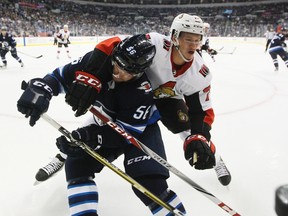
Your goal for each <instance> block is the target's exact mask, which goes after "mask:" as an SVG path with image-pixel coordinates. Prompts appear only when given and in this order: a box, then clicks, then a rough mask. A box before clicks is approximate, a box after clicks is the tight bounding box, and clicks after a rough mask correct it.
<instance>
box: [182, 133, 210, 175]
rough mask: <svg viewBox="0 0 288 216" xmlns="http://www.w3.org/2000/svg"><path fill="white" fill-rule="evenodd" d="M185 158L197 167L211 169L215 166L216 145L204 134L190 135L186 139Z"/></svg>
mask: <svg viewBox="0 0 288 216" xmlns="http://www.w3.org/2000/svg"><path fill="white" fill-rule="evenodd" d="M184 152H185V158H186V160H188V161H189V164H190V165H191V166H192V167H193V166H194V167H195V169H199V170H203V169H211V168H213V167H214V166H215V156H214V154H215V146H214V144H213V143H212V142H211V141H210V142H208V141H207V139H206V138H205V137H204V136H202V135H199V134H197V135H190V136H188V137H187V138H186V139H185V141H184Z"/></svg>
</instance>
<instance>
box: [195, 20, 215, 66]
mask: <svg viewBox="0 0 288 216" xmlns="http://www.w3.org/2000/svg"><path fill="white" fill-rule="evenodd" d="M203 26H204V34H203V39H202V45H200V48H199V52H200V55H202V51H203V50H204V51H205V52H207V53H208V55H209V56H210V57H211V58H212V60H213V61H214V62H215V58H214V56H215V55H217V51H216V50H214V49H212V48H211V47H210V40H209V31H210V24H209V23H206V22H205V23H204V24H203Z"/></svg>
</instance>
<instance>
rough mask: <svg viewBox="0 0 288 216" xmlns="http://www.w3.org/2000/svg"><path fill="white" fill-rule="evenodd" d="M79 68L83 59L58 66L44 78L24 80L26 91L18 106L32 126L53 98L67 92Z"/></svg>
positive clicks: (22, 86) (22, 85) (23, 84)
mask: <svg viewBox="0 0 288 216" xmlns="http://www.w3.org/2000/svg"><path fill="white" fill-rule="evenodd" d="M79 68H81V61H79V62H78V63H74V64H73V63H69V64H67V65H65V66H63V67H59V68H56V69H55V70H54V71H53V72H52V73H49V74H47V75H46V76H45V77H44V78H34V79H31V80H30V81H29V82H26V81H22V84H21V89H22V90H24V92H23V93H22V95H21V96H20V98H19V100H18V101H17V108H18V111H19V112H21V113H22V114H24V115H25V117H26V118H30V120H29V124H30V125H31V126H34V125H35V123H36V121H38V119H39V118H40V116H41V115H42V114H43V113H45V112H46V111H47V110H48V108H49V104H50V100H51V98H52V97H53V96H57V95H58V94H59V93H63V92H65V89H67V88H68V87H69V85H71V83H72V80H74V77H75V71H76V70H77V69H79Z"/></svg>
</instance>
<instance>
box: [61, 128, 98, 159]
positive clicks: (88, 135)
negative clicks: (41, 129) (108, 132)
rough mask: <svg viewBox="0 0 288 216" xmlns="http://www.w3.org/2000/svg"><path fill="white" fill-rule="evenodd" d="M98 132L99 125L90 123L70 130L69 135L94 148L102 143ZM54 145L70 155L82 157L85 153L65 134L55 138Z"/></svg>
mask: <svg viewBox="0 0 288 216" xmlns="http://www.w3.org/2000/svg"><path fill="white" fill-rule="evenodd" d="M99 132H100V127H99V126H97V125H95V124H92V125H89V126H87V127H83V128H78V129H77V130H75V131H72V133H71V135H72V137H73V139H75V140H79V141H82V142H84V143H85V144H86V145H88V146H90V147H91V148H92V149H96V148H98V146H99V147H100V145H101V144H102V135H101V134H100V133H99ZM56 145H57V147H58V149H59V150H60V151H61V152H63V153H64V154H67V155H68V156H70V157H82V156H84V155H85V154H86V153H85V151H83V149H82V148H81V147H79V146H78V145H77V144H76V143H74V142H71V141H68V140H67V139H66V137H65V136H61V137H59V138H57V139H56Z"/></svg>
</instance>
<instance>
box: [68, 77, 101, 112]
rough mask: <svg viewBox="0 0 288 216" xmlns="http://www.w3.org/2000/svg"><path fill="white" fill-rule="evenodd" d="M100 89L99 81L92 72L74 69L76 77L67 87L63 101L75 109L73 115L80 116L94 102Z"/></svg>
mask: <svg viewBox="0 0 288 216" xmlns="http://www.w3.org/2000/svg"><path fill="white" fill-rule="evenodd" d="M100 90H101V82H100V80H98V78H96V77H95V76H93V75H92V74H89V73H86V72H83V71H76V78H75V80H74V81H73V83H72V84H71V86H70V87H69V89H68V91H67V93H66V96H65V101H66V102H67V103H68V104H69V105H70V106H71V107H72V110H73V111H76V113H75V116H76V117H77V116H81V115H83V114H85V113H86V112H87V109H88V108H89V107H90V106H91V105H92V104H93V103H94V102H95V100H96V97H97V95H98V93H99V92H100Z"/></svg>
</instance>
